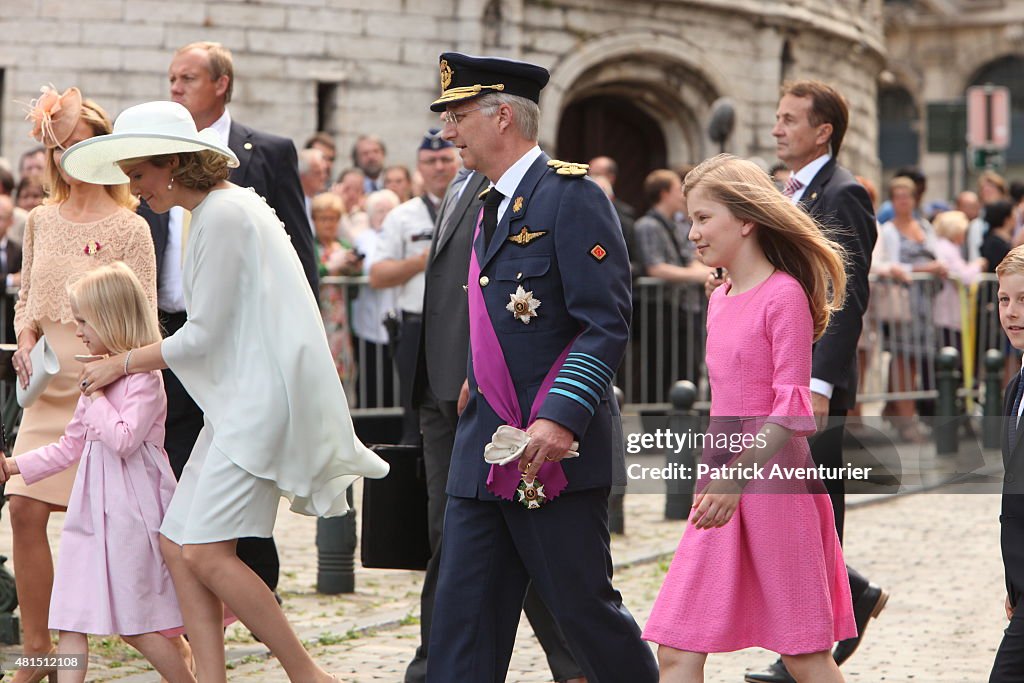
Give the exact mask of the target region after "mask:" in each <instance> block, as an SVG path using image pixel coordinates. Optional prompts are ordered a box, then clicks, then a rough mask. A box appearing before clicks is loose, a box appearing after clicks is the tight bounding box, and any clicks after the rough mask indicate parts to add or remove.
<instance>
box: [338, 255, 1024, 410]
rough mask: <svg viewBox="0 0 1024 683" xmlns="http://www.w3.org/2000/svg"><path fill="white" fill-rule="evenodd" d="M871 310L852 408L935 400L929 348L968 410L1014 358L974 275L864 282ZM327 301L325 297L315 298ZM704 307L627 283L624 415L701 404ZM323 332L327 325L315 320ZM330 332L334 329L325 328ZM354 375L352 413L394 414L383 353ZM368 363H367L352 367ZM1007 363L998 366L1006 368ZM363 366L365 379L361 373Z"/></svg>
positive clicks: (655, 282)
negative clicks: (951, 369)
mask: <svg viewBox="0 0 1024 683" xmlns="http://www.w3.org/2000/svg"><path fill="white" fill-rule="evenodd" d="M870 280H871V301H870V304H869V307H868V311H867V313H866V314H865V316H864V328H863V333H862V334H861V338H860V340H859V343H858V362H859V365H860V390H859V392H858V397H859V401H860V402H861V403H871V402H878V401H889V400H898V399H908V400H917V401H920V400H930V399H935V398H936V397H937V395H938V391H937V387H936V378H935V361H936V358H937V356H938V352H939V349H941V348H942V347H943V346H953V347H954V348H956V349H957V350H958V351H959V352H960V358H961V368H960V369H959V370H960V375H961V378H962V380H963V382H962V386H961V389H960V395H961V397H964V398H965V400H966V401H967V403H968V406H969V407H971V406H973V404H974V403H975V402H977V401H978V400H979V399H980V398H981V394H982V389H981V382H980V375H981V372H982V368H983V367H984V357H985V352H986V351H988V350H989V349H997V350H999V351H1002V352H1003V353H1004V354H1006V355H1008V356H1009V357H1010V358H1011V359H1012V358H1016V357H1017V356H1016V354H1015V353H1012V349H1010V348H1009V346H1008V345H1007V342H1006V337H1005V335H1004V334H1003V332H1002V329H1001V328H1000V326H999V310H998V304H997V301H996V291H997V289H998V281H997V279H996V277H995V275H992V274H984V275H982V276H980V278H979V280H978V282H976V283H974V284H972V285H965V284H963V283H960V282H957V281H955V280H953V279H947V280H941V279H939V278H936V277H934V276H932V275H926V274H913V275H911V276H910V277H909V282H907V283H903V282H896V281H893V280H890V279H886V278H879V277H876V276H871V278H870ZM363 287H369V284H368V278H366V277H325V278H323V279H322V281H321V295H322V296H321V300H322V301H323V300H325V299H326V298H327V297H329V296H332V295H333V296H340V297H342V299H343V300H344V302H345V306H346V308H347V309H348V310H349V317H348V321H349V326H350V328H349V329H350V331H351V303H352V301H354V300H355V298H356V297H358V296H359V293H360V290H361V288H363ZM325 295H327V297H325ZM706 315H707V301H706V299H705V296H704V289H703V286H702V285H678V284H672V283H667V282H664V281H662V280H659V279H657V278H649V277H641V278H637V279H636V280H635V281H634V283H633V318H632V332H631V335H630V342H629V346H628V347H627V349H626V354H625V357H624V358H623V361H622V365H621V366H620V368H619V372H618V374H617V375H616V385H617V386H619V387H620V388H621V389H622V391H623V393H624V395H625V404H626V410H627V411H628V412H632V413H648V412H650V413H659V412H663V411H665V410H667V409H668V408H669V407H670V403H669V395H668V394H669V390H670V389H671V387H672V384H673V383H674V382H676V381H677V380H681V379H684V380H689V381H691V382H693V383H694V385H695V386H696V387H697V402H696V403H695V407H696V408H697V409H698V410H700V409H707V407H708V401H709V399H710V395H709V390H708V382H707V370H706V367H705V365H704V346H705V332H706V327H705V325H706ZM325 323H326V326H327V328H328V333H329V334H330V332H331V331H332V323H331V322H329V321H325ZM336 327H337V326H336V325H334V328H336ZM352 344H353V352H354V355H355V358H356V366H355V368H354V369H352V370H351V371H350V372H349V373H347V376H343V381H345V382H346V390H347V391H348V392H349V397H350V404H351V407H352V408H353V410H355V411H363V410H376V411H379V410H381V409H388V408H391V409H395V410H397V409H398V407H397V406H398V378H397V375H396V374H395V373H393V372H392V373H391V374H390V376H388V375H386V374H384V373H383V372H382V370H381V369H382V367H384V366H386V365H387V364H386V363H383V360H384V359H383V357H382V354H385V353H388V351H387V349H386V348H385V347H384V346H375V347H374V348H373V349H372V350H369V349H368V348H367V345H366V344H365V343H363V342H362V341H360V340H359V339H357V338H354V337H353V340H352ZM368 354H369V355H371V356H372V355H373V354H376V356H375V357H373V358H371V361H372V362H371V363H369V364H364V363H360V362H359V359H362V358H365V357H367V355H368ZM1013 363H1014V361H1013V360H1008V361H1007V364H1008V366H1010V365H1012V364H1013ZM367 366H368V367H370V368H374V369H375V372H373V373H368V372H367Z"/></svg>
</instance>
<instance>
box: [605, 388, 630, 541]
mask: <svg viewBox="0 0 1024 683" xmlns="http://www.w3.org/2000/svg"><path fill="white" fill-rule="evenodd" d="M612 391H614V392H615V402H616V403H617V404H618V406H619V413H621V412H622V404H623V403H625V402H626V395H625V394H624V393H622V389H620V388H618V387H612ZM619 419H620V420H621V419H622V418H621V417H620V418H619ZM625 502H626V494H625V493H617V492H615V491H614V490H613V491H612V492H611V493H610V494H609V495H608V531H610V532H612V533H613V534H624V533H626V513H625V511H624V510H623V505H624V503H625Z"/></svg>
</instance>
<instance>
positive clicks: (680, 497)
mask: <svg viewBox="0 0 1024 683" xmlns="http://www.w3.org/2000/svg"><path fill="white" fill-rule="evenodd" d="M668 400H669V402H670V403H671V404H672V409H671V410H670V411H669V429H670V430H671V431H672V432H674V433H676V434H684V433H686V432H689V431H692V430H694V429H695V428H696V426H697V420H696V416H695V415H694V412H693V404H694V402H695V401H696V400H697V387H696V386H694V384H693V382H691V381H689V380H685V379H683V380H679V381H678V382H676V383H675V384H673V385H672V388H671V389H670V390H669V392H668ZM695 463H696V459H695V457H694V453H693V449H691V448H683V449H682V450H681V451H680V452H678V453H676V452H675V450H674V449H672V450H669V451H668V453H666V454H665V464H666V465H669V466H671V467H673V471H676V472H680V471H682V467H687V468H689V470H688V472H689V476H686V477H678V478H673V479H668V480H666V482H665V490H666V495H665V519H686V518H687V517H689V516H690V506H691V505H693V486H694V481H695V475H694V466H695Z"/></svg>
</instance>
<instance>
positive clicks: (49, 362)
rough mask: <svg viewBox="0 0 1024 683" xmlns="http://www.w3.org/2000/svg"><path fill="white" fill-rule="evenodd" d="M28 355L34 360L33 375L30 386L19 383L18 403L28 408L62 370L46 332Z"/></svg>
mask: <svg viewBox="0 0 1024 683" xmlns="http://www.w3.org/2000/svg"><path fill="white" fill-rule="evenodd" d="M28 357H29V360H30V361H31V362H32V376H31V377H30V378H29V380H28V386H27V387H22V386H21V382H18V383H17V388H18V405H20V406H21V407H22V408H28V407H29V406H30V405H32V404H33V403H35V400H36V399H37V398H39V397H40V396H41V395H42V393H43V392H44V391H46V387H47V385H48V384H49V383H50V380H51V379H52V378H53V376H54V375H56V374H57V373H59V372H60V359H58V358H57V352H56V351H54V350H53V347H52V346H50V344H49V343H48V342H47V341H46V335H45V334H44V335H43V336H42V337H40V338H39V341H37V342H36V345H35V346H33V347H32V351H31V353H29V356H28Z"/></svg>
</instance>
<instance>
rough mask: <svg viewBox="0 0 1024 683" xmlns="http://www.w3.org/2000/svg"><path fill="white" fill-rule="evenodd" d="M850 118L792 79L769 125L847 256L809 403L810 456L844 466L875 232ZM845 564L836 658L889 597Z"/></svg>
mask: <svg viewBox="0 0 1024 683" xmlns="http://www.w3.org/2000/svg"><path fill="white" fill-rule="evenodd" d="M849 118H850V114H849V109H848V107H847V104H846V100H845V99H844V98H843V96H842V95H841V94H840V93H838V92H837V91H836V90H835V89H833V88H832V87H831V86H829V85H827V84H825V83H821V82H819V81H796V82H793V83H787V84H785V85H784V86H783V88H782V98H781V99H780V100H779V106H778V109H777V111H776V114H775V127H774V128H773V129H772V135H773V136H774V137H775V140H776V144H777V153H778V157H779V159H780V160H782V162H783V163H785V164H786V166H787V167H788V168H789V169H790V171H791V175H790V177H789V180H788V182H787V184H786V187H785V188H784V189H783V194H785V195H787V196H788V197H790V198H791V199H792V200H793V202H794V203H797V204H799V205H800V206H801V207H802V208H803V209H804V210H805V211H807V212H808V213H809V214H810V215H811V216H813V217H814V218H815V219H816V220H817V221H818V222H819V223H821V224H822V225H823V226H825V227H826V228H835V232H834V233H832V234H831V237H832V238H833V239H835V240H836V241H837V242H839V244H841V245H842V246H843V247H844V248H845V249H846V253H847V257H848V258H849V262H848V264H847V283H846V304H845V305H844V306H843V308H842V310H840V311H838V312H837V313H836V314H834V315H833V316H832V321H831V322H830V323H829V326H828V329H827V330H826V331H825V335H824V336H823V337H822V338H821V339H820V340H819V341H818V342H817V343H816V344H815V345H814V352H813V356H812V358H811V403H812V406H813V408H814V415H815V418H816V419H817V421H818V436H816V437H815V439H814V440H813V442H812V443H811V455H812V457H813V458H814V462H815V464H818V465H824V466H826V467H842V465H843V431H844V429H845V420H846V413H847V411H848V410H849V409H850V408H852V407H853V406H854V404H855V403H856V400H857V382H858V379H859V373H858V372H857V340H858V339H859V338H860V332H861V327H862V323H863V318H864V311H865V310H867V305H868V271H869V270H870V268H871V250H872V249H873V248H874V246H875V240H876V239H877V237H878V234H877V228H876V224H875V215H874V209H873V208H872V206H871V200H870V199H869V198H868V193H867V190H865V189H864V187H863V186H861V185H860V183H858V182H857V181H856V180H855V179H854V177H853V175H852V174H851V173H850V172H849V171H848V170H847V169H845V168H843V167H842V166H840V165H839V164H838V163H837V162H836V157H837V156H838V155H839V149H840V147H841V146H842V143H843V137H844V136H845V134H846V128H847V124H848V122H849ZM825 488H826V489H827V490H828V494H829V497H830V498H831V500H832V509H833V511H834V513H835V521H836V531H837V532H838V535H839V540H840V541H842V539H843V522H844V516H845V512H846V503H845V492H846V489H845V484H844V482H843V481H842V480H831V479H830V480H826V481H825ZM847 571H848V573H849V577H850V592H851V594H852V597H853V607H854V616H855V619H856V622H857V634H858V635H857V637H856V638H851V639H849V640H844V641H842V642H840V643H839V644H838V645H837V646H836V648H835V650H834V652H833V657H835V660H836V662H838V663H839V664H842V663H843V662H845V661H846V660H847V659H848V658H849V657H850V655H852V654H853V652H854V650H856V649H857V646H858V645H859V644H860V639H861V636H862V635H863V633H864V629H865V627H866V626H867V623H868V620H869V619H870V618H871V617H875V616H878V613H879V612H881V611H882V608H884V607H885V603H886V601H887V600H888V597H889V596H888V594H887V593H886V592H885V591H884V590H882V589H881V588H879V587H878V586H876V585H874V584H872V583H869V582H868V580H867V579H865V578H864V577H863V576H861V575H860V574H859V573H858V572H857V571H856V570H855V569H853V568H852V567H849V566H847ZM746 680H747V681H750V682H751V683H789V682H791V681H793V678H792V676H790V675H789V672H788V671H786V667H785V665H783V663H782V660H781V659H780V660H778V661H776V662H775V663H774V664H773V665H772V666H771V667H770V669H769V670H768V671H767V672H763V673H752V674H747V676H746Z"/></svg>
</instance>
